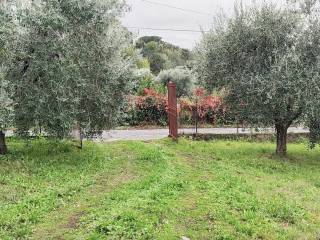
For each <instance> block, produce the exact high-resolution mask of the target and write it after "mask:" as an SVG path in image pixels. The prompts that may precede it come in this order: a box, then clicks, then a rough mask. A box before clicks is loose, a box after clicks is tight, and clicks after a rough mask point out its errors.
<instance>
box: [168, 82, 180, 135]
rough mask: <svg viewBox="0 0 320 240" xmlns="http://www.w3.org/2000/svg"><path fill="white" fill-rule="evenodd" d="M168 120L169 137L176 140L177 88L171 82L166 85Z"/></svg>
mask: <svg viewBox="0 0 320 240" xmlns="http://www.w3.org/2000/svg"><path fill="white" fill-rule="evenodd" d="M168 118H169V137H171V138H173V139H177V138H178V106H177V87H176V85H175V84H174V83H173V82H171V81H170V82H169V83H168Z"/></svg>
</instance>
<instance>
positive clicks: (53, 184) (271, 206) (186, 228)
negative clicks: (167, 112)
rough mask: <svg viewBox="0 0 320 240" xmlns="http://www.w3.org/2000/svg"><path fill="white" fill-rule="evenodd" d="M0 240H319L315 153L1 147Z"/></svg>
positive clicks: (244, 147)
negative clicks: (5, 151) (4, 149)
mask: <svg viewBox="0 0 320 240" xmlns="http://www.w3.org/2000/svg"><path fill="white" fill-rule="evenodd" d="M9 147H10V149H11V153H10V154H9V155H8V156H5V157H0V239H1V240H2V239H3V240H6V239H165V240H166V239H181V238H182V237H183V236H185V237H188V238H190V239H191V240H193V239H319V238H320V151H319V150H318V149H317V150H313V151H310V150H307V148H306V144H304V143H297V144H290V145H289V156H288V157H287V158H286V159H279V158H276V157H275V156H274V155H273V154H272V153H273V151H274V148H275V146H274V144H272V143H249V142H236V141H213V142H201V141H199V142H193V141H188V140H184V139H182V140H180V142H179V143H178V144H176V143H172V142H171V141H169V140H161V141H155V142H148V143H144V142H117V143H111V144H94V143H85V148H84V149H83V150H79V149H77V148H75V147H74V146H72V145H71V144H69V143H64V144H61V143H58V142H46V141H44V140H37V141H33V142H32V143H31V144H28V145H27V144H26V143H24V142H21V141H17V140H10V141H9Z"/></svg>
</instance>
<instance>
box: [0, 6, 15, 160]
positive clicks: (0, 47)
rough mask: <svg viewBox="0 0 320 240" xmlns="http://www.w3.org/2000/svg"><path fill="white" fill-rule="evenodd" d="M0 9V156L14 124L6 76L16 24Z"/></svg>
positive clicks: (4, 152) (4, 150) (5, 9)
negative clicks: (8, 130) (9, 130)
mask: <svg viewBox="0 0 320 240" xmlns="http://www.w3.org/2000/svg"><path fill="white" fill-rule="evenodd" d="M2 4H3V5H2V6H1V9H0V154H1V155H2V154H6V153H7V146H6V142H5V130H6V128H8V127H10V124H11V123H12V122H11V120H12V110H13V102H12V99H11V90H12V88H11V85H10V84H9V82H8V81H7V79H6V77H5V75H6V71H7V63H8V62H9V61H10V59H11V52H10V50H9V49H10V45H11V44H12V42H13V39H14V32H15V29H16V28H15V24H14V22H13V20H12V15H11V14H10V12H9V9H8V8H7V6H6V5H5V3H2Z"/></svg>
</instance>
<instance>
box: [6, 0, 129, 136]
mask: <svg viewBox="0 0 320 240" xmlns="http://www.w3.org/2000/svg"><path fill="white" fill-rule="evenodd" d="M125 7H126V5H125V4H124V2H123V1H121V0H105V1H98V0H95V1H89V0H71V1H59V0H43V1H40V2H39V3H37V4H33V5H32V7H31V8H30V9H29V10H28V11H26V10H24V11H21V12H20V21H21V30H20V34H21V36H20V37H19V42H18V43H17V45H16V51H15V56H16V58H15V60H16V61H15V62H13V63H12V65H11V68H10V73H9V75H8V76H9V78H10V81H11V82H12V83H13V84H14V86H15V88H14V89H15V92H14V100H15V109H14V110H15V124H16V127H17V128H18V131H19V132H20V133H21V134H24V135H26V134H28V132H29V130H30V129H32V130H34V131H36V132H37V131H44V132H45V133H46V134H49V135H52V136H56V137H60V138H62V137H65V136H67V135H68V134H69V133H70V130H71V129H72V127H73V126H74V125H75V124H77V125H78V126H79V127H80V128H81V132H82V135H86V136H91V135H92V134H95V133H99V132H100V131H102V130H103V129H106V128H110V127H111V126H112V124H113V122H114V121H113V120H114V118H115V117H116V115H117V113H118V110H119V108H120V106H121V104H122V100H123V98H124V94H125V93H126V91H127V88H128V86H129V83H130V79H131V78H130V77H129V76H130V74H131V67H132V61H131V59H130V56H128V55H127V53H126V49H127V48H128V47H129V45H130V42H131V39H130V34H129V33H128V31H127V30H125V29H124V28H123V27H122V26H121V24H120V23H119V20H118V18H119V17H120V16H121V14H122V13H123V11H124V10H125Z"/></svg>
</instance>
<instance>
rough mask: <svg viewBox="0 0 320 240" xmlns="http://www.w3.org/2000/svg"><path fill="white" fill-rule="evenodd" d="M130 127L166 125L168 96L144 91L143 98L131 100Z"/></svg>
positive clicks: (152, 91) (149, 90)
mask: <svg viewBox="0 0 320 240" xmlns="http://www.w3.org/2000/svg"><path fill="white" fill-rule="evenodd" d="M129 103H130V104H129V109H128V113H129V115H130V119H129V120H128V122H129V124H130V125H143V124H145V125H150V124H152V125H166V124H167V108H168V100H167V96H166V95H164V94H162V93H158V92H156V91H155V90H153V89H147V88H146V89H144V93H143V96H131V97H130V98H129Z"/></svg>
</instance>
